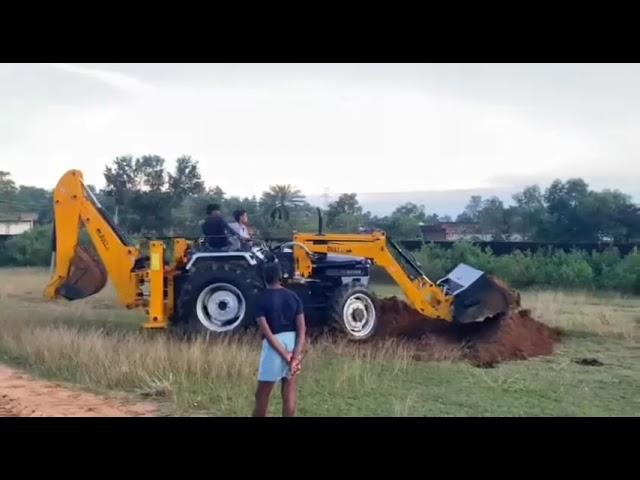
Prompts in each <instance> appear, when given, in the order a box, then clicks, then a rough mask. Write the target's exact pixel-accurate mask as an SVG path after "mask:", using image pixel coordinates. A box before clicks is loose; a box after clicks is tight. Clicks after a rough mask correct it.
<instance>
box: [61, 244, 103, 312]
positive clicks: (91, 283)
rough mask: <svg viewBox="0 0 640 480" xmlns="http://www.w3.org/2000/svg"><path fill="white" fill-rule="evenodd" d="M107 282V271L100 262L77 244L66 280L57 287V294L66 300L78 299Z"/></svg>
mask: <svg viewBox="0 0 640 480" xmlns="http://www.w3.org/2000/svg"><path fill="white" fill-rule="evenodd" d="M106 284H107V272H106V270H105V268H104V266H103V265H102V262H101V261H100V260H98V259H97V258H95V257H94V256H93V255H92V254H91V253H90V252H89V251H88V250H87V249H86V248H85V247H82V246H80V245H79V246H77V247H76V251H75V255H74V256H73V260H72V261H71V267H70V268H69V276H68V277H67V280H66V281H65V282H64V283H63V284H62V285H61V286H60V288H58V295H60V296H61V297H64V298H66V299H67V300H80V299H82V298H86V297H89V296H91V295H94V294H96V293H98V292H99V291H100V290H102V289H103V288H104V286H105V285H106Z"/></svg>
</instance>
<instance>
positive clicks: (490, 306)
mask: <svg viewBox="0 0 640 480" xmlns="http://www.w3.org/2000/svg"><path fill="white" fill-rule="evenodd" d="M438 285H440V286H441V287H443V289H444V290H445V292H446V293H448V294H451V295H453V321H454V323H472V322H482V321H484V320H486V319H488V318H490V317H494V316H495V315H497V314H501V313H506V312H507V311H508V310H509V309H510V308H511V307H512V305H513V304H516V303H519V298H518V297H517V294H514V293H513V292H511V291H510V289H509V288H508V287H507V286H506V285H503V284H502V283H501V282H499V281H497V280H496V279H494V278H493V277H491V276H489V275H487V274H486V273H485V272H483V271H481V270H477V269H475V268H473V267H470V266H469V265H465V264H464V263H461V264H459V265H458V266H457V267H456V268H454V269H453V270H452V271H451V272H450V273H449V274H448V275H447V276H446V277H444V278H443V279H442V280H440V281H439V282H438Z"/></svg>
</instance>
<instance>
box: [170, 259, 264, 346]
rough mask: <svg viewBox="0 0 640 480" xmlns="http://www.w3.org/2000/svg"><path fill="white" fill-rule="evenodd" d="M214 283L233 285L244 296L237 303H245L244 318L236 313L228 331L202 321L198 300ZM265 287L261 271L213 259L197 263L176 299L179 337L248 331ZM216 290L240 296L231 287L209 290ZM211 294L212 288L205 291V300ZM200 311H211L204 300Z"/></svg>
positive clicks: (176, 327) (176, 328)
mask: <svg viewBox="0 0 640 480" xmlns="http://www.w3.org/2000/svg"><path fill="white" fill-rule="evenodd" d="M213 285H227V286H231V287H233V288H234V289H235V291H236V292H239V293H240V295H241V296H242V301H243V302H238V304H241V303H244V314H243V315H242V318H239V316H234V317H233V320H230V321H229V322H228V323H229V326H232V328H230V329H228V330H224V331H221V330H215V329H214V328H210V327H207V326H206V325H205V324H204V323H203V322H201V321H200V317H199V315H198V309H199V307H198V299H199V297H200V296H201V294H203V292H205V290H206V289H207V288H208V287H210V286H213ZM263 288H264V283H263V282H262V281H261V280H260V277H259V276H258V272H257V271H256V270H255V269H254V268H251V267H249V266H238V265H228V264H217V263H214V262H207V263H202V264H199V265H198V264H196V265H194V266H193V267H192V268H191V270H190V272H189V277H188V279H186V281H185V284H184V285H183V286H182V288H181V290H180V292H179V296H178V300H177V302H176V316H175V320H174V322H173V327H174V332H175V333H177V334H178V335H180V336H187V337H194V336H200V335H205V336H208V335H215V336H220V335H228V334H233V333H237V332H239V331H242V330H245V329H246V328H247V327H248V326H250V325H253V320H254V317H255V304H256V298H257V296H258V294H259V293H260V291H261V290H262V289H263ZM214 290H215V291H218V292H221V291H226V292H227V294H228V293H229V292H231V293H233V294H234V296H235V297H236V298H239V297H237V294H236V292H233V291H232V289H229V288H228V287H220V288H218V289H215V287H211V289H210V291H214ZM209 293H210V292H209V291H208V292H206V293H204V296H203V299H206V296H207V295H208V294H209ZM214 293H215V292H214ZM223 303H224V302H223ZM203 309H204V311H203ZM238 310H240V308H238ZM200 312H201V315H203V314H204V313H208V310H206V305H204V302H201V305H200ZM238 318H239V319H238ZM236 322H237V323H236ZM210 325H211V327H214V326H215V322H213V321H211V322H210ZM225 328H226V327H225Z"/></svg>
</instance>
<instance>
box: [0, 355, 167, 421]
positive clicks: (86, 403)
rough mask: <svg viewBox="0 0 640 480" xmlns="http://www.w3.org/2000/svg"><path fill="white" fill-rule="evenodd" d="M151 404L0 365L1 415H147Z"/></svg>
mask: <svg viewBox="0 0 640 480" xmlns="http://www.w3.org/2000/svg"><path fill="white" fill-rule="evenodd" d="M155 410H156V409H155V407H154V406H153V405H151V404H127V403H125V402H123V401H120V400H116V399H112V398H105V397H99V396H97V395H93V394H91V393H85V392H77V391H73V390H69V389H67V388H64V387H61V386H59V385H56V384H54V383H50V382H45V381H41V380H36V379H34V378H32V377H30V376H28V375H26V374H24V373H22V372H19V371H17V370H14V369H11V368H8V367H5V366H2V365H0V417H147V416H152V415H153V414H154V412H155Z"/></svg>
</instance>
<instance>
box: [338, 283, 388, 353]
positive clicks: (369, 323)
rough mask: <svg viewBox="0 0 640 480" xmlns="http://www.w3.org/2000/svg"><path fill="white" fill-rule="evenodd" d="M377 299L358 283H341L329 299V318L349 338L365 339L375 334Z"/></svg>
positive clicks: (376, 327) (377, 321) (377, 322)
mask: <svg viewBox="0 0 640 480" xmlns="http://www.w3.org/2000/svg"><path fill="white" fill-rule="evenodd" d="M377 303H378V302H377V299H376V297H375V295H374V293H373V292H371V291H370V290H369V289H367V288H366V287H364V286H362V285H359V284H349V285H343V286H341V287H340V288H338V289H337V290H336V291H335V292H334V293H333V295H332V297H331V300H330V301H329V312H328V313H329V320H330V322H331V323H332V324H333V326H335V327H337V328H338V329H339V330H341V331H342V332H344V333H346V334H347V337H348V338H349V339H351V340H356V341H360V342H361V341H365V340H368V339H369V338H371V337H372V336H373V335H375V333H376V331H377V329H378V324H379V318H378V311H377V308H376V305H377Z"/></svg>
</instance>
